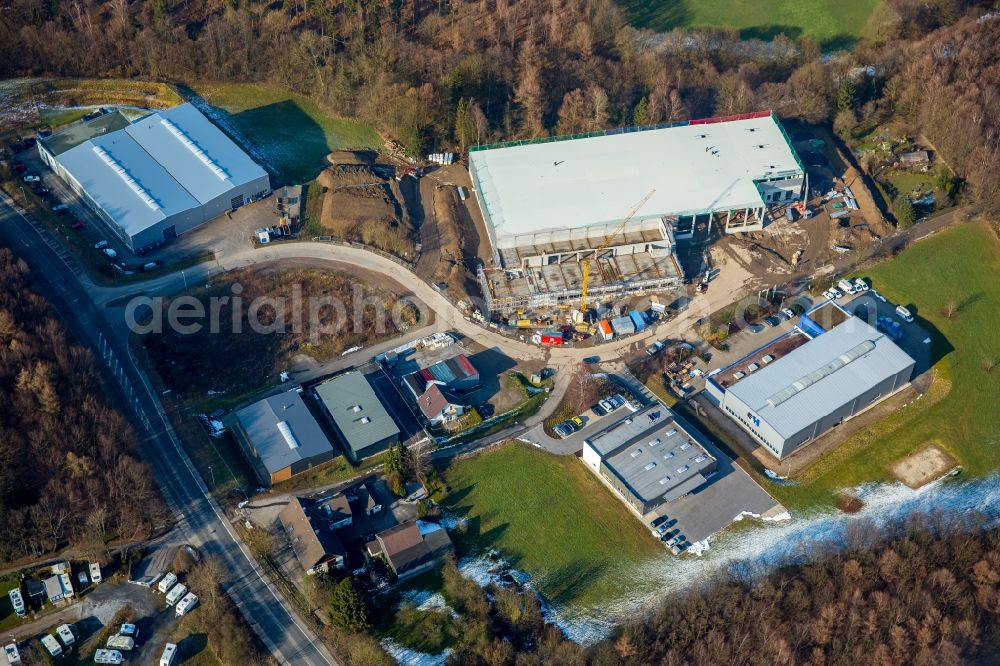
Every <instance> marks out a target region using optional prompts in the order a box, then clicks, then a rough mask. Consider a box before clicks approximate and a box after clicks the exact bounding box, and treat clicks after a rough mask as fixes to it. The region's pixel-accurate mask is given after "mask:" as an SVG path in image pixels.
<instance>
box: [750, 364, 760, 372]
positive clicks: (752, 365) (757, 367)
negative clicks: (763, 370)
mask: <svg viewBox="0 0 1000 666" xmlns="http://www.w3.org/2000/svg"><path fill="white" fill-rule="evenodd" d="M759 369H760V366H759V365H757V364H756V363H751V364H750V365H748V366H747V372H756V371H757V370H759Z"/></svg>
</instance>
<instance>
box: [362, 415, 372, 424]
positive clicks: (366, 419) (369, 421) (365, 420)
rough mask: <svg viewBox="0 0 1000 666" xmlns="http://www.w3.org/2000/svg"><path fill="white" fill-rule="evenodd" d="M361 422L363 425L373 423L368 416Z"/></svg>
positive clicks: (363, 417)
mask: <svg viewBox="0 0 1000 666" xmlns="http://www.w3.org/2000/svg"><path fill="white" fill-rule="evenodd" d="M361 422H362V423H371V422H372V420H371V419H370V418H368V417H367V416H362V417H361Z"/></svg>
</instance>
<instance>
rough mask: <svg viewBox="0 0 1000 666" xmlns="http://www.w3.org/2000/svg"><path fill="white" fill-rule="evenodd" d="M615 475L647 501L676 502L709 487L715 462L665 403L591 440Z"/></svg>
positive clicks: (624, 420) (656, 405)
mask: <svg viewBox="0 0 1000 666" xmlns="http://www.w3.org/2000/svg"><path fill="white" fill-rule="evenodd" d="M587 441H588V443H589V444H590V446H591V447H592V448H594V449H595V450H596V451H597V452H598V453H599V454H600V455H601V458H602V459H603V461H604V464H605V465H606V466H607V467H608V469H610V470H611V471H612V472H613V473H614V474H615V475H617V476H618V478H620V479H621V480H622V481H623V482H624V483H626V484H627V485H628V486H629V487H630V488H631V489H632V491H633V492H634V493H635V494H636V495H637V496H638V497H639V498H641V499H642V500H643V501H644V502H651V501H653V500H654V499H656V498H658V497H663V498H664V500H665V501H668V502H669V501H671V500H673V499H676V498H677V497H680V496H681V495H685V494H687V493H688V492H690V491H691V490H693V489H694V488H697V487H698V486H700V485H701V484H702V483H704V482H705V476H706V475H707V474H708V473H710V472H711V471H712V470H713V469H714V466H715V463H716V460H715V458H713V457H712V456H711V455H710V454H709V453H708V452H707V451H706V450H705V449H704V448H702V446H701V444H699V443H698V441H697V440H696V439H695V438H694V437H693V436H692V435H691V434H690V433H689V432H687V431H686V430H685V429H684V428H683V427H682V426H681V425H680V424H678V423H677V421H676V419H675V418H674V414H673V412H671V411H670V410H669V409H668V408H667V407H665V406H664V405H662V404H660V403H654V404H652V405H649V406H647V407H645V408H643V409H641V410H639V411H638V412H636V413H635V414H631V415H629V416H628V417H626V418H624V419H622V420H621V421H619V422H618V423H616V424H614V425H612V426H610V427H609V428H607V429H606V430H604V431H602V432H601V433H599V434H598V435H596V436H595V437H593V438H591V439H589V440H587Z"/></svg>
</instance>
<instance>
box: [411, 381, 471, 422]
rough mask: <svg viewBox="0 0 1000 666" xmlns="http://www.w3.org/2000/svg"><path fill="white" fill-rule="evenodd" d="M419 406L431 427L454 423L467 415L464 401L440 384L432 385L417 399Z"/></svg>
mask: <svg viewBox="0 0 1000 666" xmlns="http://www.w3.org/2000/svg"><path fill="white" fill-rule="evenodd" d="M417 406H418V407H419V408H420V411H421V413H423V415H424V417H425V418H426V419H427V420H428V421H429V422H430V424H431V425H440V424H442V423H447V422H448V421H454V420H455V419H457V418H458V417H459V416H461V415H462V414H464V413H465V404H464V403H463V401H462V399H461V398H459V397H458V396H456V395H455V394H454V393H452V392H451V391H449V390H448V389H447V388H443V387H441V386H440V385H438V384H431V385H430V386H428V387H427V390H426V391H424V392H423V394H422V395H421V396H419V397H418V398H417Z"/></svg>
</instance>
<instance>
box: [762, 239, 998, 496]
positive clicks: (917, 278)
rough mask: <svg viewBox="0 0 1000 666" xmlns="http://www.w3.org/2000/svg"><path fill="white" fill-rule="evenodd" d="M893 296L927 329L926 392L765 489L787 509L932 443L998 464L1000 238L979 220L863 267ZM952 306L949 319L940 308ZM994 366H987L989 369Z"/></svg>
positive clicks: (977, 466)
mask: <svg viewBox="0 0 1000 666" xmlns="http://www.w3.org/2000/svg"><path fill="white" fill-rule="evenodd" d="M865 275H867V276H868V277H871V278H872V280H873V282H874V285H875V287H876V288H877V289H878V290H879V291H880V292H882V293H884V294H885V295H886V296H887V297H888V298H889V299H890V300H894V301H896V302H901V303H913V304H914V305H915V306H916V311H915V315H916V316H917V317H919V318H921V319H922V320H923V322H922V323H923V324H924V325H925V326H926V327H927V328H928V329H929V330H931V331H935V330H936V332H932V344H933V345H934V356H935V357H941V358H940V360H939V361H938V362H937V364H936V365H935V366H934V369H933V372H934V381H933V383H932V385H931V389H930V391H929V392H928V393H927V394H926V395H924V396H923V397H922V398H921V399H920V401H919V402H915V403H912V404H910V405H909V406H908V407H906V408H904V409H902V410H901V411H899V412H897V413H895V414H894V415H893V416H892V417H890V418H887V419H885V420H884V421H882V422H881V423H879V424H877V425H875V426H874V427H872V428H868V429H866V430H864V431H862V432H860V433H858V434H857V435H855V436H854V437H852V438H850V439H849V440H847V441H846V442H845V443H844V444H843V445H841V446H840V447H839V448H838V449H836V450H835V451H833V452H831V453H830V454H829V455H827V456H826V457H824V458H823V459H822V460H820V461H819V462H818V463H816V464H815V465H813V466H811V467H809V468H807V469H806V470H805V471H804V472H803V473H802V475H800V476H799V477H797V480H798V481H799V482H800V483H801V485H799V486H773V485H770V484H769V487H768V490H769V491H771V492H772V493H773V494H774V495H775V497H776V498H777V499H778V500H780V501H781V502H782V503H785V504H786V506H799V507H802V506H809V505H818V504H827V503H829V502H831V501H832V498H833V495H834V493H835V492H836V491H837V490H838V489H840V488H845V487H851V486H856V485H858V484H861V483H865V482H868V481H889V480H891V476H890V473H889V469H888V468H889V466H890V465H891V464H892V463H894V462H896V461H898V460H899V459H900V458H903V457H905V456H907V455H909V454H911V453H913V452H915V451H916V450H917V449H919V448H921V447H922V446H924V445H925V444H927V443H928V442H930V441H932V440H934V441H936V442H937V443H938V445H939V446H940V447H941V448H943V449H945V450H946V451H947V452H948V453H949V454H951V455H952V456H953V457H954V458H955V459H957V460H958V461H959V463H960V464H961V465H962V466H963V467H964V468H965V471H966V473H967V474H971V475H983V474H986V473H989V472H991V471H993V470H995V469H997V467H998V466H1000V409H997V405H998V404H1000V327H998V326H997V325H996V321H997V318H996V311H997V305H998V304H1000V241H998V240H997V239H996V237H995V236H994V235H993V232H991V231H990V230H989V229H988V228H987V227H986V226H985V225H984V224H979V223H973V224H967V225H963V226H958V227H952V228H951V229H948V230H946V231H943V232H941V233H940V234H938V235H937V236H935V237H932V238H930V239H928V240H925V241H923V242H920V243H918V244H917V245H915V246H914V247H912V248H910V249H909V250H906V251H905V252H903V253H902V254H900V255H899V256H898V257H896V258H895V259H892V260H890V261H887V262H885V263H882V264H880V265H878V266H876V267H875V268H873V269H871V270H869V271H866V272H865ZM951 300H954V301H955V302H956V303H958V304H959V310H958V313H957V314H956V315H954V316H953V317H952V318H951V319H948V318H947V317H945V316H944V315H943V314H942V313H941V310H942V308H943V307H944V306H945V304H946V303H948V301H951ZM991 364H995V365H997V369H996V370H990V369H989V368H990V365H991Z"/></svg>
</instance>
